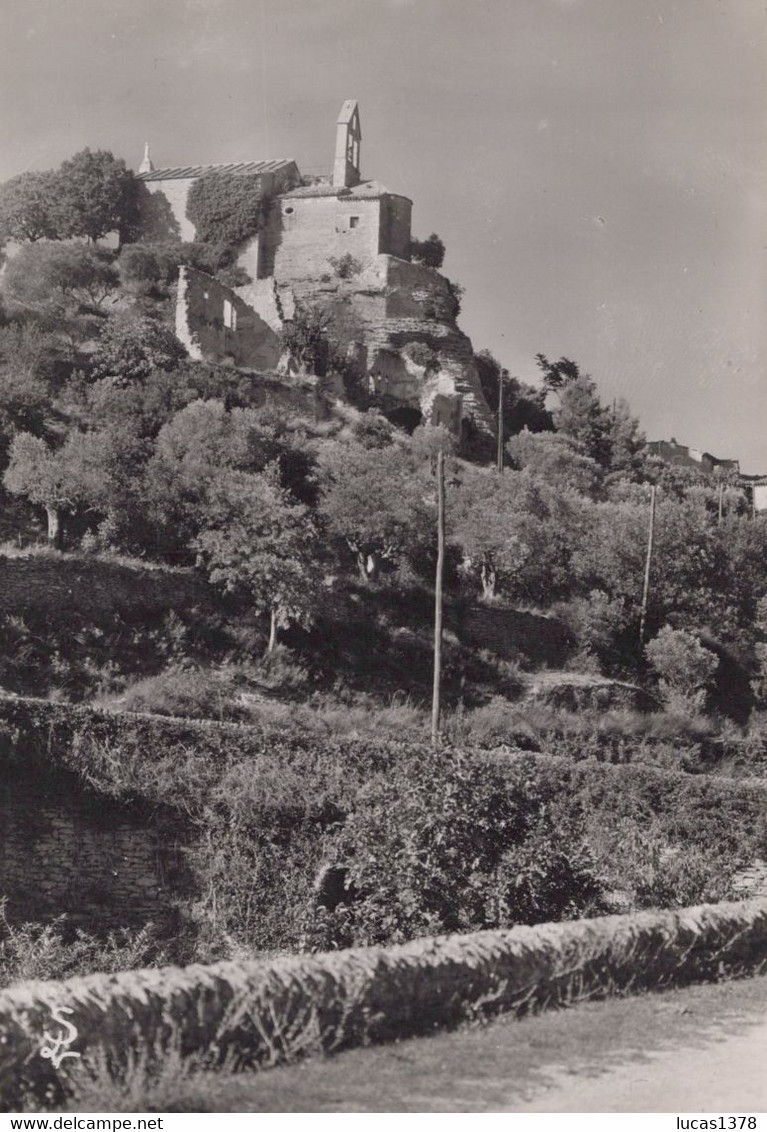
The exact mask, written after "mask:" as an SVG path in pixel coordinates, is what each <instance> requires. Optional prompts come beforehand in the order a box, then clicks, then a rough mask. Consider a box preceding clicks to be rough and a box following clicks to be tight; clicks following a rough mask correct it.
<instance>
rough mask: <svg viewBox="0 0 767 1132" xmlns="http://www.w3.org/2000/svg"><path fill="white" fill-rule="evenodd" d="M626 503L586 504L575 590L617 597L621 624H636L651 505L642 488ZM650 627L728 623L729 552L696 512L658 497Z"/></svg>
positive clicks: (689, 506)
mask: <svg viewBox="0 0 767 1132" xmlns="http://www.w3.org/2000/svg"><path fill="white" fill-rule="evenodd" d="M626 486H627V487H631V488H632V491H631V495H630V498H625V499H623V500H622V501H620V502H617V501H613V500H610V501H607V502H604V503H598V504H591V505H590V506H587V507H586V509H584V511H583V515H582V529H581V533H580V535H579V538H578V544H577V547H576V549H575V551H574V553H573V561H572V568H573V578H572V581H573V583H574V585H575V586H576V587H577V588H578V589H580V590H581V591H582V592H588V591H589V590H593V589H599V590H602V591H603V592H604V593H606V594H607V595H608V596H609V597H610V598H622V599H623V600H624V603H625V610H626V623H627V624H633V625H634V626H636V625H637V624H638V619H639V607H640V603H641V596H642V582H643V577H644V567H645V556H646V552H647V531H648V523H649V503H648V494H649V493H648V492H647V489H646V488H644V489H642V488H640V487H639V486H638V485H637V486H634V485H626ZM654 546H655V550H654V554H653V568H652V573H651V579H650V593H649V604H648V614H647V623H648V627H649V631H650V632H657V631H658V629H659V628H660V627H661V626H662V625H663V624H664V623H665V622H666V621H667V620H668V619H669V617H673V618H674V619H675V620H676V622H677V623H678V624H679V625H680V627H683V628H687V629H690V630H695V629H696V628H700V627H702V626H705V625H709V624H716V625H717V627H718V628H723V627H724V626H725V625H727V624H730V623H731V622H732V610H731V598H730V596H729V594H728V593H727V590H726V585H727V577H728V565H727V550H726V547H725V546H724V545H723V543H722V541H721V539H720V537H719V535H718V534H717V528H716V527H715V526H714V525H713V524H712V523H711V521H710V519H709V518H708V516H707V515H706V514H705V513H704V512H702V511H701V509H700V508H699V507H697V506H695V505H693V504H690V503H687V502H685V501H679V500H674V499H670V498H668V497H665V496H662V495H660V494H659V497H658V501H657V508H656V521H655V542H654Z"/></svg>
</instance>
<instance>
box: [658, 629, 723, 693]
mask: <svg viewBox="0 0 767 1132" xmlns="http://www.w3.org/2000/svg"><path fill="white" fill-rule="evenodd" d="M645 654H646V656H647V659H648V660H649V662H650V664H651V665H652V667H653V668H654V669H655V671H656V672H657V673H658V676H659V677H660V680H659V688H660V694H661V697H662V698H663V701H664V703H665V704H666V706H667V707H669V708H672V709H675V710H680V711H685V710H686V711H692V712H695V711H701V710H702V709H703V707H704V706H705V703H706V697H707V695H708V693H709V691H710V689H711V687H712V684H713V680H714V673H715V672H716V670H717V668H718V667H719V658H718V657H717V656H716V655H715V654H714V653H712V652H711V651H710V650H709V649H707V648H705V647H704V646H703V645H702V644H701V643H700V640H699V639H698V638H697V637H694V636H693V635H692V634H691V633H687V632H685V630H684V629H672V628H671V627H670V626H669V625H664V627H663V628H662V629H661V631H660V632H659V633H658V635H657V637H655V638H654V639H653V640H652V641H650V642H649V644H648V645H646V646H645Z"/></svg>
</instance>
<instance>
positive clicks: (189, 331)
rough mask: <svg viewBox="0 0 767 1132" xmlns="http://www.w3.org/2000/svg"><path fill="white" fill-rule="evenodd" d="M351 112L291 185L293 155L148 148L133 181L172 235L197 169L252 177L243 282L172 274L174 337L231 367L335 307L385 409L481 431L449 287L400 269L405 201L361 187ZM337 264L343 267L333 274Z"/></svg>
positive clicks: (265, 354)
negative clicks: (308, 308) (155, 156)
mask: <svg viewBox="0 0 767 1132" xmlns="http://www.w3.org/2000/svg"><path fill="white" fill-rule="evenodd" d="M361 141H362V131H361V126H360V113H359V106H358V104H357V103H356V102H355V101H353V100H351V101H347V102H345V103H344V104H343V106H342V108H341V113H340V115H339V117H338V121H337V123H336V139H335V155H334V161H333V172H332V176H331V177H328V178H325V179H316V178H314V179H309V178H302V177H301V174H300V172H299V169H298V166H297V164H296V162H295V161H293V160H286V159H282V160H271V161H248V162H236V163H232V164H228V165H195V166H183V167H174V168H164V169H157V168H155V167H154V165H153V163H152V160H151V156H150V153H149V147H148V146H146V148H145V152H144V159H143V161H142V163H141V165H140V167H139V171H138V176H139V178H140V179H141V180H142V181H143V182H144V183H145V185H146V187H147V189H148V190H149V191H150V192H153V193H162V194H163V195H164V196H165V198H166V200H167V202H168V204H169V205H170V208H171V210H172V212H173V215H174V216H175V219H176V221H177V222H178V225H179V229H180V234H181V237H182V239H185V240H192V239H194V236H195V231H194V226H193V224H192V222H191V221H190V220H189V218H188V216H187V212H186V208H187V200H188V196H189V191H190V189H191V187H192V185H193V184H194V182H195V181H196V180H197V179H198V178H200V177H203V176H205V175H207V174H210V173H225V174H228V175H234V176H247V177H251V178H254V179H256V181H257V185H258V191H259V192H260V195H261V196H262V197H263V199H264V200H266V201H268V207H267V209H266V213H265V220H264V223H263V225H262V227H261V229H260V231H259V232H258V234H257V235H256V236H254V237H253V238H252V239H251V240H250V241H249V242H248V243H247V244H246V245H245V246H244V247H242V248H241V249H240V253H239V257H238V261H237V262H238V266H240V267H241V268H242V269H244V271H245V272H246V273H247V276H248V277H249V279H250V282H249V283H247V284H245V285H244V286H241V287H236V288H229V287H226V286H224V285H223V284H222V283H221V282H220V281H218V280H216V279H213V278H212V277H211V276H208V275H205V274H204V273H202V272H199V271H196V270H194V269H191V268H184V269H182V272H181V278H180V281H179V295H178V304H177V312H176V332H177V334H178V336H179V337H180V338H181V340H182V341H183V342H184V343H185V345H186V346H187V349H188V350H189V352H190V354H191V356H192V357H197V358H208V359H210V360H222V359H230V360H231V361H232V362H234V364H236V365H239V366H242V367H244V368H253V369H260V370H268V369H272V370H273V369H275V368H276V367H277V366H278V365H279V364H280V346H279V332H280V330H281V328H282V326H283V324H284V323H285V322H286V321H287V320H290V319H292V318H293V316H294V313H295V310H296V304H301V303H319V304H323V305H327V304H331V305H332V304H335V306H336V309H338V305H339V304H342V306H343V310H344V314H345V322H346V323H347V324H348V325H349V326H350V327H351V328H352V329H350V330H349V340H348V341H347V342H345V343H343V345H344V346H345V347H346V348H347V349H348V350H349V351H350V354H353V356H354V358H355V363H356V364H357V365H358V366H359V368H360V372H361V374H362V376H363V378H364V380H365V381H366V382H367V383H368V388H369V391H370V393H371V394H373V395H374V396H375V397H376V399H377V401H378V403H379V404H381V405H382V407H383V408H384V410H385V411H389V412H390V414H392V415H394V414H396V413H397V411H398V410H403V409H406V410H409V411H410V414H411V415H410V416H409V417H408V420H409V421H410V423H417V421H418V420H423V421H428V422H430V423H435V424H443V425H445V426H446V427H449V428H450V429H451V430H452V431H454V432H457V433H460V432H461V431H462V430H463V428H464V425H465V422H466V421H468V420H471V421H473V423H474V425H475V426H476V427H477V428H478V429H479V430H480V431H484V432H487V431H489V430H490V429H491V428H492V420H491V416H490V411H489V409H488V407H487V404H486V402H485V400H484V397H483V395H482V392H481V388H480V385H479V379H478V377H477V372H476V367H475V366H474V361H473V350H472V347H471V343H470V342H469V340H468V338H466V336H465V335H464V334H462V333H461V331H460V330H459V329H458V327H457V326H456V324H455V314H456V302H455V298H454V295H453V292H452V289H451V286H450V284H449V282H448V281H447V280H446V279H445V278H444V276H442V275H440V274H439V273H438V272H437V271H435V270H434V269H432V268H428V267H423V266H421V265H418V264H414V263H412V262H411V257H410V244H411V227H410V225H411V212H412V202H411V201H410V200H409V199H408V198H407V197H405V196H402V195H400V194H397V193H392V192H390V191H389V190H388V189H387V188H385V187H384V186H383V185H382V184H380V183H379V182H377V181H364V180H363V179H362V174H361V167H360V148H361ZM339 262H343V263H344V264H346V268H345V269H343V270H339V266H338V265H339Z"/></svg>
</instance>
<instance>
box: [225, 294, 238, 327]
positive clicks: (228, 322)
mask: <svg viewBox="0 0 767 1132" xmlns="http://www.w3.org/2000/svg"><path fill="white" fill-rule="evenodd" d="M224 326H225V327H226V328H227V330H236V329H237V311H236V310H235V309H234V306H233V305H232V303H230V302H229V300H228V299H224Z"/></svg>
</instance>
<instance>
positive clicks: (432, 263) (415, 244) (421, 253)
mask: <svg viewBox="0 0 767 1132" xmlns="http://www.w3.org/2000/svg"><path fill="white" fill-rule="evenodd" d="M410 258H411V259H412V260H413V262H414V263H420V264H422V265H423V266H424V267H434V268H437V269H439V268H440V267H442V264H443V263H444V260H445V245H444V243H443V242H442V240H441V239H440V238H439V236H438V235H437V233H436V232H432V234H431V235H430V236H427V237H426V239H425V240H416V239H413V240H411V241H410Z"/></svg>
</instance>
